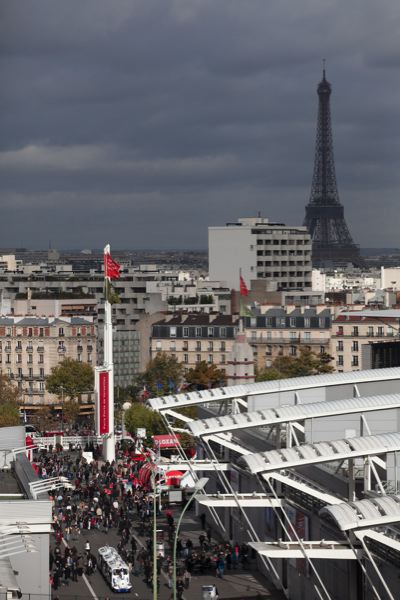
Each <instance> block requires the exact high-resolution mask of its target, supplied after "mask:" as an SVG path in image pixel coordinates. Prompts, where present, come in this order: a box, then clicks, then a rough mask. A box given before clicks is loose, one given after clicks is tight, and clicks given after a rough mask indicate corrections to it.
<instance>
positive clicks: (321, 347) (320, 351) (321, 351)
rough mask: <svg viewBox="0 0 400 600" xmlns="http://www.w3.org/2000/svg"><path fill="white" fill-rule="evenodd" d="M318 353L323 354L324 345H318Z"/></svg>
mask: <svg viewBox="0 0 400 600" xmlns="http://www.w3.org/2000/svg"><path fill="white" fill-rule="evenodd" d="M319 353H320V354H325V346H320V347H319Z"/></svg>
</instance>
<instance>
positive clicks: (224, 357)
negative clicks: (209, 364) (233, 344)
mask: <svg viewBox="0 0 400 600" xmlns="http://www.w3.org/2000/svg"><path fill="white" fill-rule="evenodd" d="M225 363H226V356H225V354H221V364H222V365H224V364H225Z"/></svg>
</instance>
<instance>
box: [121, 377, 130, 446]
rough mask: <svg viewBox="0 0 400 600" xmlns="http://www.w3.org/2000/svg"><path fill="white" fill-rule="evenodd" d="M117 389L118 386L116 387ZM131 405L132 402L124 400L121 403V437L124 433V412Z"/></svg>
mask: <svg viewBox="0 0 400 600" xmlns="http://www.w3.org/2000/svg"><path fill="white" fill-rule="evenodd" d="M118 389H119V388H118ZM131 406H132V402H129V401H127V402H124V403H123V405H122V424H121V425H122V437H124V433H125V413H126V411H127V410H129V409H130V408H131Z"/></svg>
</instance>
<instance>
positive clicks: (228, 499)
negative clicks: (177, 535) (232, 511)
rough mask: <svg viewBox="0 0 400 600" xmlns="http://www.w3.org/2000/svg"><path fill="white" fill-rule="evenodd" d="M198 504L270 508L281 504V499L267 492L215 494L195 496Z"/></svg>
mask: <svg viewBox="0 0 400 600" xmlns="http://www.w3.org/2000/svg"><path fill="white" fill-rule="evenodd" d="M196 500H197V502H198V503H199V504H202V505H203V506H213V507H214V508H220V507H221V508H223V507H229V508H238V507H240V508H257V507H263V508H271V507H276V508H278V507H280V506H282V500H280V499H279V498H275V496H272V495H271V496H269V495H268V494H257V493H255V492H254V493H253V494H235V495H233V494H217V495H210V494H208V495H207V496H199V497H198V498H196Z"/></svg>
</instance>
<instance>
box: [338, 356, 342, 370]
mask: <svg viewBox="0 0 400 600" xmlns="http://www.w3.org/2000/svg"><path fill="white" fill-rule="evenodd" d="M338 365H340V366H341V367H342V366H343V356H342V355H340V356H338Z"/></svg>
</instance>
